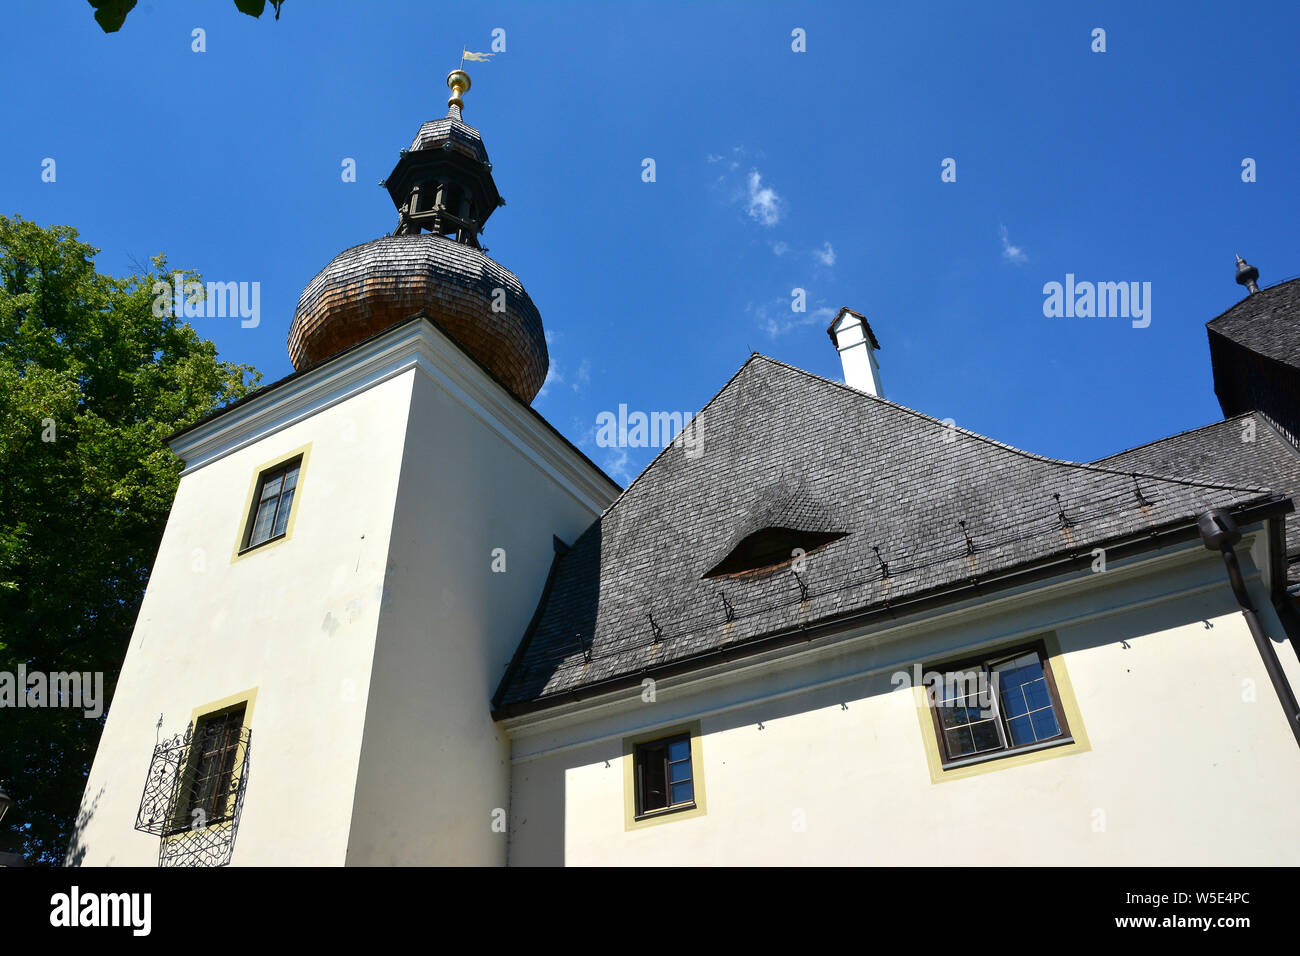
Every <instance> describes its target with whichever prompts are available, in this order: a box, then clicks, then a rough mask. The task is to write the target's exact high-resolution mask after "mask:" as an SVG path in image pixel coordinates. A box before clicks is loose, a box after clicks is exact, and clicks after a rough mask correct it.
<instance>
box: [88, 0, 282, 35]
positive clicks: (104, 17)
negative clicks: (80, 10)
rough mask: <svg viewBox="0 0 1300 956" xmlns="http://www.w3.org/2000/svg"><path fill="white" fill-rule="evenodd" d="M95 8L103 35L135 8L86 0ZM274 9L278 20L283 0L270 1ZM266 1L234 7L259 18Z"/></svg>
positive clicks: (123, 0)
mask: <svg viewBox="0 0 1300 956" xmlns="http://www.w3.org/2000/svg"><path fill="white" fill-rule="evenodd" d="M87 2H88V3H89V4H90V5H91V6H92V7H94V8H95V22H96V23H98V24H99V26H100V28H101V29H103V31H104V32H105V33H116V32H117V31H118V30H120V29H122V24H123V23H125V22H126V15H127V14H128V13H130V12H131V11H132V9H134V8H135V0H87ZM270 2H271V6H272V7H274V8H275V18H276V19H277V20H279V19H280V7H281V6H282V5H283V4H284V0H270ZM266 3H267V0H235V7H236V8H237V9H238V10H239V12H240V13H247V14H248V15H249V16H250V17H260V16H261V15H262V11H263V10H265V9H266Z"/></svg>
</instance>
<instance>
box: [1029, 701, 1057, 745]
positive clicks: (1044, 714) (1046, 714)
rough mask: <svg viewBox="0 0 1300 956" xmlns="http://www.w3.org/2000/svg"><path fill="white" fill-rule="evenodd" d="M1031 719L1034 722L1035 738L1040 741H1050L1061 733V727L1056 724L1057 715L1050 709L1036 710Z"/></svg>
mask: <svg viewBox="0 0 1300 956" xmlns="http://www.w3.org/2000/svg"><path fill="white" fill-rule="evenodd" d="M1030 717H1031V718H1032V720H1033V722H1034V736H1035V737H1037V738H1038V739H1039V740H1048V739H1050V738H1052V737H1055V736H1056V735H1057V734H1059V733H1060V732H1061V725H1060V724H1059V723H1057V722H1056V713H1055V711H1053V710H1052V708H1050V707H1047V708H1045V709H1043V710H1036V711H1034V712H1033V714H1031V715H1030Z"/></svg>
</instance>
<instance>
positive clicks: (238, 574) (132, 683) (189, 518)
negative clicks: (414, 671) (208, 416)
mask: <svg viewBox="0 0 1300 956" xmlns="http://www.w3.org/2000/svg"><path fill="white" fill-rule="evenodd" d="M413 378H414V373H413V372H410V371H408V372H406V373H405V374H403V375H398V376H396V377H393V378H389V379H387V380H384V381H380V382H378V383H377V384H370V385H368V386H366V387H364V389H363V390H360V391H354V393H353V394H351V395H350V396H349V397H346V398H344V399H343V400H341V401H338V402H337V403H335V404H331V405H328V407H319V408H312V407H311V406H310V405H309V406H308V407H306V408H304V409H302V410H301V412H300V413H299V415H300V416H301V417H300V418H299V420H297V421H296V422H295V423H293V424H289V425H287V427H277V422H276V419H281V418H282V415H283V414H284V413H282V412H277V406H283V405H284V401H285V398H284V397H279V396H277V395H276V392H272V393H270V394H268V395H267V396H265V398H264V399H263V400H262V401H260V402H256V403H255V404H254V405H252V406H251V407H250V406H246V407H244V408H242V409H239V410H236V411H232V412H230V413H227V416H223V418H222V419H218V420H217V421H216V422H214V423H212V425H211V426H210V428H211V429H213V430H214V431H221V430H223V425H226V426H228V427H227V428H225V429H224V430H225V431H226V432H227V434H226V435H225V436H222V437H214V438H213V441H214V442H216V445H217V446H218V447H209V448H208V449H206V450H205V451H204V452H203V454H205V455H211V456H215V457H211V458H209V459H208V460H205V461H203V462H202V463H201V464H200V465H199V466H198V467H193V468H192V469H191V470H188V471H187V472H185V473H184V474H183V476H182V478H181V480H180V485H179V487H178V489H177V492H176V499H175V502H174V503H173V505H172V511H171V515H170V516H169V518H168V521H167V527H166V530H165V532H164V534H163V538H162V542H161V545H160V547H159V550H158V557H157V560H156V561H155V564H154V569H153V574H152V577H151V578H150V580H149V585H148V588H147V590H146V592H145V596H144V601H143V604H142V606H141V609H140V615H139V618H138V620H137V623H136V627H135V631H134V633H133V635H132V638H131V643H130V646H129V649H128V651H127V655H126V659H125V662H124V663H123V667H122V673H121V679H120V681H119V683H118V686H117V691H116V694H115V695H114V697H113V700H112V703H111V706H110V709H109V713H108V717H107V721H106V725H105V728H104V733H103V737H102V739H101V741H100V745H99V749H98V751H97V753H96V755H95V761H94V765H93V767H92V769H91V772H90V776H89V779H88V782H87V787H86V792H85V796H84V798H83V806H82V812H81V818H82V820H81V825H80V826H79V828H78V831H77V834H76V837H75V839H74V840H73V843H72V846H71V848H70V851H69V862H80V863H83V864H86V865H118V866H122V865H136V866H152V865H155V864H156V863H157V862H159V861H160V842H161V841H160V838H159V837H158V836H154V835H151V834H148V833H142V832H138V831H136V830H135V829H133V825H134V823H135V819H136V812H137V809H138V808H139V805H140V802H141V794H142V790H143V789H144V787H145V780H146V775H147V773H148V771H149V767H150V762H151V758H152V754H153V750H154V746H155V743H156V741H157V740H158V739H159V738H162V737H167V736H168V735H171V734H174V733H177V732H181V731H183V730H184V729H185V726H186V724H187V723H188V722H189V721H190V720H191V718H192V717H193V716H194V714H195V711H196V710H197V711H199V712H200V713H202V712H205V709H206V708H208V707H209V705H212V704H213V703H215V702H218V701H222V700H226V699H228V698H231V697H233V696H237V695H240V694H243V693H245V692H248V691H253V692H254V696H253V699H252V701H251V702H250V705H249V710H250V715H249V719H248V726H249V727H250V729H251V742H250V745H249V748H248V750H249V767H248V774H247V786H246V789H245V795H244V797H245V799H244V802H243V806H242V812H241V814H240V816H239V819H238V826H237V829H236V831H235V832H234V834H233V840H231V841H229V842H230V846H229V850H230V853H229V862H230V863H233V864H235V865H240V864H244V865H250V864H251V865H264V864H285V865H337V864H341V863H342V862H343V860H344V853H345V850H346V846H347V839H348V828H349V825H350V820H351V811H352V794H353V789H354V785H355V780H356V767H357V762H358V759H359V758H358V754H359V751H360V748H361V742H362V728H363V720H364V716H365V709H366V697H367V688H368V686H369V683H370V663H371V659H372V657H373V651H374V639H375V631H376V626H377V624H378V621H379V617H380V610H379V608H380V600H379V599H380V596H381V595H382V585H383V580H384V570H385V566H386V563H387V556H388V537H389V531H390V529H391V527H392V516H393V507H394V501H395V500H396V497H397V486H398V474H399V471H400V467H401V461H402V445H403V442H404V440H405V435H406V418H407V412H408V409H409V406H410V396H411V384H412V381H413ZM281 391H283V390H281ZM331 397H333V396H329V395H326V394H321V395H317V396H316V397H315V398H314V400H313V404H321V403H323V402H325V401H328V400H329V399H330V398H331ZM288 400H289V401H292V399H288ZM240 419H243V421H242V422H241V421H240ZM222 444H225V445H227V446H228V447H226V448H224V449H223V448H220V447H219V446H220V445H222ZM301 448H306V449H307V452H306V458H305V461H304V464H303V466H302V469H301V472H300V477H299V487H298V490H297V493H296V495H297V500H296V503H295V513H294V517H293V526H292V528H291V531H290V535H289V537H288V538H286V539H284V540H281V541H279V542H275V543H272V544H269V545H266V546H263V547H262V548H258V549H255V550H253V551H250V552H248V553H246V554H244V555H242V556H238V555H236V554H235V552H236V549H237V548H238V545H239V542H240V538H241V536H242V532H243V528H244V524H245V521H246V517H247V511H246V508H247V506H248V503H249V495H250V487H251V484H252V482H254V481H255V480H256V477H257V475H258V473H259V469H260V468H261V467H262V466H263V465H264V464H265V463H267V462H270V461H273V460H275V459H277V458H279V457H281V456H283V455H285V454H287V453H290V452H293V451H296V450H297V449H301ZM160 722H161V723H160ZM209 862H211V861H209Z"/></svg>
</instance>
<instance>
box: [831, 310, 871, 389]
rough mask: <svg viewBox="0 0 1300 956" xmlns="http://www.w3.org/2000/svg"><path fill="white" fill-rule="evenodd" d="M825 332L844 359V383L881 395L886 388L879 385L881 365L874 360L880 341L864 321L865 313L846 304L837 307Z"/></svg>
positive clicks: (841, 359) (850, 386)
mask: <svg viewBox="0 0 1300 956" xmlns="http://www.w3.org/2000/svg"><path fill="white" fill-rule="evenodd" d="M826 332H827V334H828V335H830V337H831V341H832V342H834V343H835V348H836V349H838V350H839V353H840V361H841V362H843V363H844V384H845V385H847V386H849V388H856V389H857V390H858V391H860V392H866V393H867V394H869V395H878V396H880V397H881V398H884V397H885V390H884V389H883V388H881V387H880V366H879V365H878V364H877V363H876V352H877V350H879V348H880V343H879V342H877V341H876V337H875V335H874V334H872V331H871V326H869V325H867V318H866V316H864V315H862V314H860V313H858V312H854V311H853V310H852V309H849V308H844V309H840V314H839V315H837V316H835V321H834V322H832V323H831V324H830V328H828V329H827V330H826Z"/></svg>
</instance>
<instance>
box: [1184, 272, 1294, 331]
mask: <svg viewBox="0 0 1300 956" xmlns="http://www.w3.org/2000/svg"><path fill="white" fill-rule="evenodd" d="M1297 281H1300V276H1292V277H1291V278H1289V279H1283V280H1282V281H1281V282H1274V283H1273V284H1272V285H1270V286H1266V287H1265V288H1263V289H1260V290H1259V291H1258V292H1252V293H1247V294H1246V295H1245V296H1243V297H1242V298H1240V299H1238V300H1237V301H1236V302H1234V303H1232V305H1230V306H1228V307H1227V308H1226V309H1224V310H1223V311H1222V312H1220V313H1219V314H1218V315H1216V316H1215V317H1214V318H1212V319H1210V321H1208V322H1206V323H1205V324H1206V326H1207V327H1208V326H1211V325H1213V324H1214V323H1215V322H1218V321H1219V319H1221V318H1223V317H1224V316H1225V315H1227V314H1228V313H1229V312H1231V311H1232V310H1233V309H1235V308H1237V306H1239V305H1242V304H1243V303H1246V302H1249V301H1250V300H1251V298H1252V296H1256V295H1264V294H1266V293H1269V292H1272V291H1273V290H1274V289H1280V288H1282V286H1284V285H1290V284H1291V283H1292V282H1297ZM1216 331H1217V330H1216Z"/></svg>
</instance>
